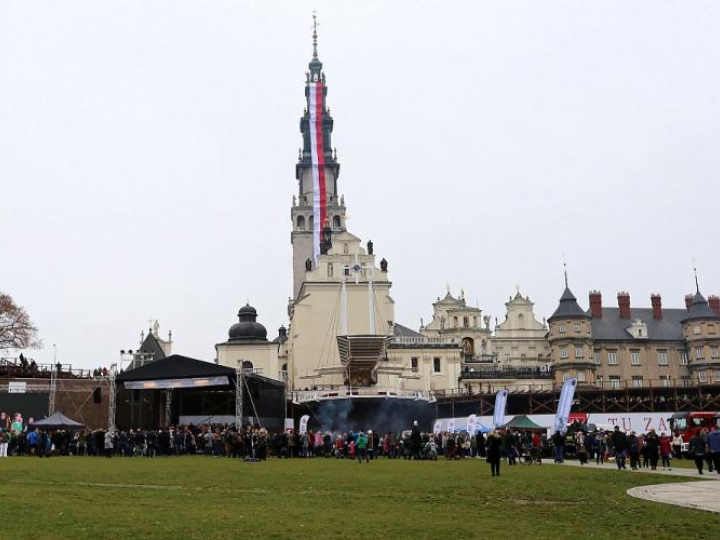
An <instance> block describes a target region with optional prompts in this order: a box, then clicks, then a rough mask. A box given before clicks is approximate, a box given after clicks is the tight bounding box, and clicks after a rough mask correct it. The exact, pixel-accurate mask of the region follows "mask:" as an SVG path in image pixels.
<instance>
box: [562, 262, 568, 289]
mask: <svg viewBox="0 0 720 540" xmlns="http://www.w3.org/2000/svg"><path fill="white" fill-rule="evenodd" d="M563 270H564V272H565V288H566V289H567V287H568V277H567V262H566V261H565V254H564V253H563Z"/></svg>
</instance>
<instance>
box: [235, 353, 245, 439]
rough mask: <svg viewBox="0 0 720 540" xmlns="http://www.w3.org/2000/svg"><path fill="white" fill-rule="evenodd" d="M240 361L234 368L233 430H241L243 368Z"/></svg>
mask: <svg viewBox="0 0 720 540" xmlns="http://www.w3.org/2000/svg"><path fill="white" fill-rule="evenodd" d="M242 363H243V361H242V360H238V361H237V367H235V429H237V430H238V431H240V430H241V429H242V413H243V368H242Z"/></svg>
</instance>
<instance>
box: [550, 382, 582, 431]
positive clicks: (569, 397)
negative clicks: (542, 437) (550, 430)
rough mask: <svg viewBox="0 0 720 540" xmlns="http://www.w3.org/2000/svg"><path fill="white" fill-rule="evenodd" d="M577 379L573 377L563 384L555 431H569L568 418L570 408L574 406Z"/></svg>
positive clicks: (556, 414)
mask: <svg viewBox="0 0 720 540" xmlns="http://www.w3.org/2000/svg"><path fill="white" fill-rule="evenodd" d="M576 386H577V379H576V378H575V377H573V378H572V379H568V380H567V381H565V384H563V387H562V390H561V391H560V399H559V400H558V409H557V413H555V431H559V432H560V433H565V432H566V431H567V425H568V418H569V417H570V409H571V408H572V402H573V398H574V397H575V387H576Z"/></svg>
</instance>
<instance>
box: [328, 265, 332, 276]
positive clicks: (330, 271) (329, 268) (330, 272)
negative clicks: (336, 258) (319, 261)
mask: <svg viewBox="0 0 720 540" xmlns="http://www.w3.org/2000/svg"><path fill="white" fill-rule="evenodd" d="M327 275H328V277H333V265H332V263H328V267H327Z"/></svg>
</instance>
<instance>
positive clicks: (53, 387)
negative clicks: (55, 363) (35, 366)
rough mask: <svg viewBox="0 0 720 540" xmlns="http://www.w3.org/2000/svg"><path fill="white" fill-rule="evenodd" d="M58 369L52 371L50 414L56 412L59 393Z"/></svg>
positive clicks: (49, 401)
mask: <svg viewBox="0 0 720 540" xmlns="http://www.w3.org/2000/svg"><path fill="white" fill-rule="evenodd" d="M57 379H58V372H57V369H53V370H51V371H50V399H49V400H48V416H52V415H53V414H55V395H56V394H57Z"/></svg>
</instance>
